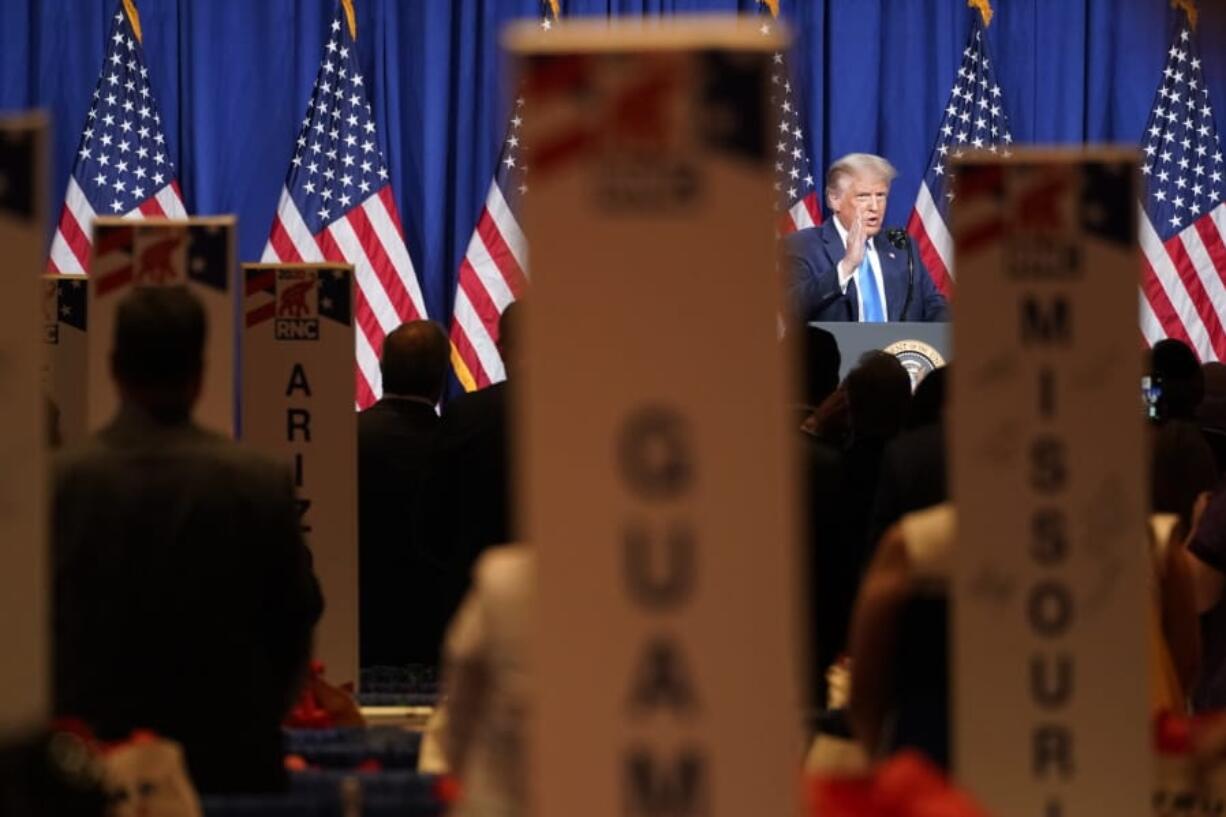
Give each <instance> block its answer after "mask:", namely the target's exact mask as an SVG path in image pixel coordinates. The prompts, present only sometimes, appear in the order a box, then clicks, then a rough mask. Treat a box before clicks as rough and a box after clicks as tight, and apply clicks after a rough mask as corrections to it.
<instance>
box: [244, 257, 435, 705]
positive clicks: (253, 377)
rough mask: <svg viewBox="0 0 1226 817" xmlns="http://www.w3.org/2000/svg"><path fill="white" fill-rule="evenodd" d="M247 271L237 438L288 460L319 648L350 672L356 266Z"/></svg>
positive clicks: (354, 646)
mask: <svg viewBox="0 0 1226 817" xmlns="http://www.w3.org/2000/svg"><path fill="white" fill-rule="evenodd" d="M243 276H244V283H245V292H246V295H245V299H244V304H243V320H244V326H245V331H244V333H243V388H242V436H243V440H244V441H245V442H247V443H248V444H250V445H251V446H252V447H254V448H256V449H259V450H261V451H263V452H265V453H266V454H269V455H270V456H273V457H276V458H277V459H281V460H284V461H285V462H286V463H288V464H289V465H290V466H291V467H292V469H293V473H294V484H295V487H296V489H297V492H298V504H299V510H300V513H301V519H302V530H303V532H304V534H305V535H306V538H307V542H308V544H309V545H310V546H311V551H312V553H313V554H314V557H315V572H316V574H317V575H318V576H319V581H320V584H321V585H322V586H323V594H324V598H325V599H327V605H326V607H325V610H324V617H323V620H322V621H321V622H320V623H319V627H318V629H317V630H316V636H315V653H316V657H317V658H319V659H320V660H322V661H323V662H324V663H325V664H326V665H327V668H328V678H329V680H332V681H334V682H338V683H341V682H345V681H356V680H357V677H358V545H357V533H358V504H357V503H358V496H357V482H358V454H357V414H356V412H355V411H354V388H355V380H354V377H355V374H354V372H355V370H354V359H353V349H354V345H353V344H354V335H353V309H352V300H353V299H352V286H353V268H352V267H350V266H345V265H328V264H303V265H298V266H293V265H279V264H248V265H244V267H243ZM404 624H405V626H406V627H408V626H411V622H405V623H404Z"/></svg>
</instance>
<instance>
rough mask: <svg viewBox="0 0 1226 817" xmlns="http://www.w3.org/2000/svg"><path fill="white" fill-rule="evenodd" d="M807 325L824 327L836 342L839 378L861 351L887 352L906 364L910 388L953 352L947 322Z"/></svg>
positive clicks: (846, 371)
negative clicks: (838, 356) (839, 362)
mask: <svg viewBox="0 0 1226 817" xmlns="http://www.w3.org/2000/svg"><path fill="white" fill-rule="evenodd" d="M809 325H810V326H816V327H818V328H820V329H825V330H826V331H827V332H829V333H830V334H832V335H834V339H835V341H837V342H838V344H839V355H840V356H841V358H842V363H841V365H840V367H839V379H840V380H842V379H843V378H844V377H846V376H847V373H848V372H850V371H851V370H852V369H854V368H855V367H856V364H857V363H858V362H859V360H860V357H861V356H862V355H863V354H864V353H865V352H870V351H874V350H882V351H887V352H889V353H890V354H892V355H894V356H895V357H897V358H898V359H899V361H901V362H902V365H903V366H905V367H906V369H907V373H908V374H909V375H911V386H912V388H914V387H915V386H916V385H917V384H918V383H919V382H920V381H921V380H923V379H924V375H926V374H928V372H930V371H932V370H933V369H935V368H938V367H940V366H944V365H945V364H946V363H948V362H949V361H950V359H951V357H952V355H953V345H952V343H951V334H950V331H949V324H948V323H918V322H891V323H847V322H837V323H836V322H822V321H815V322H813V323H811V324H809Z"/></svg>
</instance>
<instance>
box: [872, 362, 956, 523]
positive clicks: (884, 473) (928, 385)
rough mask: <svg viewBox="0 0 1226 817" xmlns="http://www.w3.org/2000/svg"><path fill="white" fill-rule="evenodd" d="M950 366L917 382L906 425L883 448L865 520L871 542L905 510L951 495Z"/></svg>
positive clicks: (916, 508) (919, 507)
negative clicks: (947, 436) (874, 492)
mask: <svg viewBox="0 0 1226 817" xmlns="http://www.w3.org/2000/svg"><path fill="white" fill-rule="evenodd" d="M948 371H949V367H948V366H943V367H941V368H939V369H936V370H935V371H933V372H931V373H929V375H928V376H927V377H925V378H924V379H923V380H921V381H920V384H919V388H917V389H916V390H915V397H914V398H913V399H912V401H911V415H910V418H909V419H910V422H909V425H910V430H908V431H904V432H903V433H901V434H899V435H898V437H896V438H895V439H894V440H893V441H892V442H891V443H890V444H889V445H888V446H887V447H886V450H885V453H884V454H883V456H882V462H881V474H880V477H879V478H878V480H877V496H876V497H875V499H874V500H873V510H872V514H871V519H870V521H869V528H868V539H869V541H870V542H877V541H879V540H880V539H881V535H882V534H883V533H884V532H885V530H886V528H888V527H889V526H890V525H892V524H894V523H895V522H897V521H898V520H899V519H901V518H902V515H903V514H905V513H910V512H911V511H918V510H920V509H922V508H927V507H930V506H932V505H936V504H937V503H939V502H944V501H945V500H946V499H948V498H949V492H948V489H947V487H946V467H945V461H946V450H945V407H946V383H947V382H948Z"/></svg>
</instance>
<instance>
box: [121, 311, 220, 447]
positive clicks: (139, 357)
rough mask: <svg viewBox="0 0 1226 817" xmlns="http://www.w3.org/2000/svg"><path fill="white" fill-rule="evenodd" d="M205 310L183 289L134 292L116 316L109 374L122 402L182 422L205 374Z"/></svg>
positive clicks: (160, 417)
mask: <svg viewBox="0 0 1226 817" xmlns="http://www.w3.org/2000/svg"><path fill="white" fill-rule="evenodd" d="M206 334H207V320H206V318H205V315H204V307H203V306H201V304H200V301H198V300H197V299H196V296H194V295H192V294H191V293H190V292H189V291H188V290H187V289H186V288H185V287H137V288H135V289H134V290H132V292H131V293H130V294H128V295H126V296H125V297H124V298H123V300H122V301H120V302H119V307H118V309H117V312H116V314H115V337H114V345H113V347H112V349H111V375H112V377H113V378H114V380H115V383H116V385H117V386H118V387H119V393H120V396H121V398H122V399H123V401H124V402H125V403H129V404H134V405H137V406H139V407H141V408H143V409H144V410H145V411H146V412H148V413H149V414H150V415H151V416H152V417H153V418H154V419H155V420H158V421H159V422H165V423H173V422H179V421H182V420H186V419H187V418H188V416H189V415H190V414H191V411H192V408H193V407H194V406H195V404H196V401H197V400H198V399H199V397H200V384H201V378H202V376H203V374H204V340H205V335H206Z"/></svg>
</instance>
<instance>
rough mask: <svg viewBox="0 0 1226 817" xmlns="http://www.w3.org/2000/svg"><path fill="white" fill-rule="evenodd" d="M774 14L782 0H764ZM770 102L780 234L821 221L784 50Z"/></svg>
mask: <svg viewBox="0 0 1226 817" xmlns="http://www.w3.org/2000/svg"><path fill="white" fill-rule="evenodd" d="M761 2H762V5H763V7H765V8H766V9H769V11H770V16H771V18H778V16H779V0H761ZM761 31H762V34H763V35H766V34H770V33H771V23H770V22H769V21H765V22H763V23H762V26H761ZM772 60H773V63H774V64H773V70H772V71H771V104H772V105H774V106H776V107H777V109H778V117H779V128H778V132H777V133H776V134H775V192H776V193H777V194H778V201H777V203H776V207H777V208H778V210H779V225H778V232H779V234H780V235H787V234H788V233H793V232H796V231H797V230H803V229H804V228H806V227H816V226H817V225H819V224H821V223H822V211H821V204H820V203H819V201H818V195H817V191H818V187H817V184H816V181H815V180H814V178H813V167H812V165H810V163H809V156H808V154H807V153H806V152H805V142H804V134H805V132H804V129H803V128H801V127H800V123H801V121H802V117H801V115H800V103H799V101H798V99H797V97H796V95H795V94H794V93H793V90H794V89H793V85H792V75H791V74H790V73H789V71H788V65H787V60H786V58H785V57H784V55H783V54H781V53H779V54H775V55H774V56H773V57H772Z"/></svg>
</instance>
